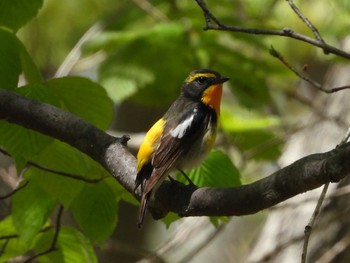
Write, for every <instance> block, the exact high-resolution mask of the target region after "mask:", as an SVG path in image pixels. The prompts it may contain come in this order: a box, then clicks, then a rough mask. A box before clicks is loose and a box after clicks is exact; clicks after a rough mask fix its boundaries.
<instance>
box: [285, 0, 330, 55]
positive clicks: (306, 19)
mask: <svg viewBox="0 0 350 263" xmlns="http://www.w3.org/2000/svg"><path fill="white" fill-rule="evenodd" d="M287 2H288V4H289V5H290V7H291V8H292V10H293V11H294V13H296V14H297V15H298V17H299V18H300V19H301V20H302V21H303V22H304V23H305V25H306V26H307V27H308V28H310V29H311V31H312V33H313V34H314V36H315V38H316V39H317V40H318V41H320V42H321V43H323V44H326V42H325V41H324V40H323V38H322V37H321V35H320V33H319V32H318V30H317V28H316V27H315V26H314V25H313V24H312V23H311V22H310V20H309V19H308V18H307V17H306V16H304V15H303V13H302V12H301V11H300V10H299V8H298V7H297V6H296V5H295V4H294V2H293V1H292V0H287ZM324 52H326V53H327V50H325V49H324Z"/></svg>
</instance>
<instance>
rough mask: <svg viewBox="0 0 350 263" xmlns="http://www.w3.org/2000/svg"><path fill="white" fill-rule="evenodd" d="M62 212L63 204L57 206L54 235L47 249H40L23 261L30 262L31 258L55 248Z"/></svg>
mask: <svg viewBox="0 0 350 263" xmlns="http://www.w3.org/2000/svg"><path fill="white" fill-rule="evenodd" d="M62 212H63V205H60V206H59V208H58V212H57V217H56V227H55V233H54V236H53V238H52V242H51V246H50V247H49V248H48V249H47V250H44V251H42V252H40V253H38V254H35V255H33V256H32V257H30V258H28V259H27V260H26V261H24V263H28V262H31V261H32V260H34V259H36V258H38V257H41V256H43V255H46V254H49V253H51V252H53V251H55V250H56V249H57V248H56V244H57V240H58V235H59V232H60V228H61V218H62Z"/></svg>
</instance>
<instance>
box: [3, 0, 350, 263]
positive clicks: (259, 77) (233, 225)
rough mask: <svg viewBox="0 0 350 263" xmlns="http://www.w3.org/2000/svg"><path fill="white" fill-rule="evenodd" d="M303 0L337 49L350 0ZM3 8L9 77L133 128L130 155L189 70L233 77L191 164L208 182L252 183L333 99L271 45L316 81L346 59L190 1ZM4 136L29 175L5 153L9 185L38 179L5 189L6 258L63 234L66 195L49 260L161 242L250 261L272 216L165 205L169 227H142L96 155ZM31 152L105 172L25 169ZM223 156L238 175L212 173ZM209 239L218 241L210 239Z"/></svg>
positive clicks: (263, 20) (16, 131) (272, 12)
mask: <svg viewBox="0 0 350 263" xmlns="http://www.w3.org/2000/svg"><path fill="white" fill-rule="evenodd" d="M207 4H208V6H209V8H210V9H211V10H212V12H213V13H215V14H216V16H217V17H220V19H221V21H223V22H225V23H226V24H234V25H239V26H245V27H248V26H249V27H259V28H277V29H280V28H283V27H290V28H293V30H295V31H298V32H300V33H303V34H306V35H311V33H310V32H309V30H308V28H306V27H305V25H304V24H303V23H302V22H301V21H300V20H299V19H298V18H297V17H296V15H295V14H294V13H293V12H292V11H291V10H290V8H289V6H288V5H287V3H286V2H285V1H275V0H266V1H257V0H250V1H220V2H216V1H208V2H207ZM296 4H297V5H298V6H299V8H300V9H301V10H303V12H304V13H305V14H306V16H307V17H308V18H309V19H310V20H311V21H313V23H314V24H315V25H317V27H318V29H319V31H320V32H321V34H322V36H323V37H324V38H325V39H326V40H327V42H329V43H333V44H334V45H336V46H337V45H338V42H339V40H341V39H342V38H343V37H345V36H346V34H347V29H348V26H349V20H348V19H347V14H348V12H349V8H350V6H349V4H348V3H347V1H332V2H329V1H296ZM0 7H2V8H0V25H1V28H0V39H1V41H0V42H1V43H0V88H5V89H11V90H14V91H16V92H18V93H20V94H22V95H25V96H28V97H31V98H34V99H37V100H39V101H43V102H47V103H50V104H53V105H56V106H57V107H60V108H62V109H65V110H68V111H70V112H72V113H74V114H76V115H78V116H81V117H82V118H84V119H85V120H87V121H89V122H90V123H92V124H94V125H95V126H97V127H99V128H101V129H104V130H107V129H109V132H111V133H114V134H125V133H127V134H131V137H132V140H131V142H130V147H131V149H132V150H134V151H135V152H136V150H137V147H138V144H139V142H140V140H139V138H140V137H142V134H143V132H144V131H146V130H147V129H148V128H149V127H150V125H151V124H152V123H153V122H154V121H155V120H156V119H158V118H159V117H160V116H161V115H162V113H163V112H164V110H165V109H166V108H167V107H168V106H169V104H170V103H171V102H172V101H173V100H174V99H175V98H176V97H177V96H178V93H179V88H180V86H181V83H182V82H183V80H184V78H185V76H186V75H187V74H188V72H189V71H191V70H192V69H196V68H202V67H208V68H213V69H215V70H217V71H219V72H221V73H222V74H223V75H227V76H229V77H230V78H231V80H230V83H229V84H228V85H226V87H225V91H224V96H223V103H222V116H221V130H220V136H219V138H218V141H217V148H218V149H219V151H218V150H217V151H215V152H214V153H213V154H212V155H211V157H210V158H211V159H209V160H208V161H207V162H206V163H205V165H203V166H202V167H201V168H199V169H197V170H196V171H193V172H192V173H191V176H193V179H194V180H195V181H196V183H197V184H199V185H237V184H239V183H240V178H241V180H242V182H243V183H248V182H251V181H253V180H256V179H258V178H261V177H262V176H265V175H268V174H269V173H270V172H272V171H274V170H276V169H277V167H278V165H277V162H276V160H277V158H278V157H279V156H280V154H281V152H282V151H283V145H284V142H285V141H286V140H287V139H288V138H289V137H290V136H291V135H292V134H293V132H295V131H297V130H298V129H300V126H301V124H300V120H301V119H302V118H303V116H304V115H305V114H307V113H309V112H310V111H314V110H315V108H314V105H313V104H312V101H313V98H314V97H315V96H316V95H317V96H325V95H322V94H321V95H320V94H319V93H318V92H317V91H315V90H314V89H313V88H311V87H308V86H307V85H306V84H302V85H301V84H300V83H299V82H300V80H299V79H297V78H296V77H295V76H294V75H293V74H292V73H291V72H290V71H288V70H287V69H285V68H284V67H283V66H282V65H281V64H280V63H279V62H278V61H277V60H276V59H275V58H273V57H272V56H270V55H269V48H270V46H271V45H273V46H274V47H275V48H276V49H277V50H278V51H279V52H280V53H281V54H282V55H283V56H284V57H285V58H286V59H287V60H288V61H289V62H290V63H291V64H292V65H295V66H296V67H297V68H298V69H302V68H303V66H304V65H305V64H308V65H309V66H308V70H307V73H308V74H309V75H310V76H312V77H314V78H315V79H317V80H318V81H319V82H322V81H323V80H324V78H325V75H324V73H325V72H326V70H327V68H328V67H330V65H332V64H334V63H341V62H340V61H338V59H337V58H335V57H334V56H325V55H324V54H323V53H322V52H321V50H318V49H316V48H315V47H312V46H310V45H308V44H305V43H300V42H297V41H295V40H290V39H286V38H278V37H261V36H254V35H244V34H233V33H228V32H219V31H217V32H214V31H203V30H202V27H203V25H204V19H203V15H202V11H201V10H200V8H199V7H198V6H197V5H196V3H195V2H194V1H184V0H179V1H174V0H173V1H152V2H147V1H137V0H135V1H125V0H122V1H110V0H103V1H93V0H88V1H86V0H85V1H82V0H76V1H68V0H63V1H53V0H47V1H40V0H30V1H28V0H27V1H25V0H15V1H6V0H0ZM77 43H78V45H77ZM74 47H75V48H74ZM69 53H71V54H70V56H68V54H69ZM22 72H23V74H21V73H22ZM17 87H21V88H17ZM140 133H141V135H140ZM0 135H1V136H0V145H1V146H2V148H3V149H5V150H6V151H7V152H8V153H9V154H10V155H11V156H12V157H13V160H14V161H15V165H16V168H17V171H18V173H19V174H20V177H19V175H18V176H17V174H16V173H15V172H14V171H13V170H11V168H9V167H10V166H9V164H8V163H6V164H4V165H3V166H4V167H5V168H6V169H4V170H2V171H1V174H2V177H1V178H2V181H4V185H6V186H4V187H1V191H2V192H4V193H5V192H6V191H8V190H10V189H11V186H12V187H13V186H15V184H16V183H17V182H19V179H22V181H21V182H20V184H23V183H24V182H26V181H29V184H28V185H27V186H26V187H24V188H23V189H22V190H20V191H19V192H18V193H16V194H15V195H13V197H12V198H11V200H8V199H7V200H0V207H1V212H0V218H1V219H2V221H1V222H0V237H4V236H8V235H16V237H15V238H11V239H10V241H9V242H8V243H6V239H0V246H1V247H3V248H5V249H3V251H2V250H1V253H0V262H5V261H7V260H8V259H11V258H14V257H16V256H20V255H22V254H25V253H28V251H31V252H30V253H39V252H40V251H43V250H44V249H45V248H47V246H48V244H49V242H50V240H51V239H52V237H53V233H54V230H53V229H52V228H47V227H48V226H51V225H55V218H56V215H57V209H58V208H57V207H58V206H59V205H63V207H64V214H63V218H62V221H63V224H62V225H63V226H62V227H61V230H60V235H59V239H58V247H59V250H58V251H55V252H52V253H49V254H46V255H44V256H42V257H39V259H38V260H39V261H40V262H63V261H65V262H96V261H97V260H98V259H99V260H100V262H112V261H113V260H114V259H116V258H118V259H119V260H120V262H130V261H134V260H136V259H140V258H142V257H144V256H146V255H148V254H149V253H151V252H152V251H157V253H158V254H159V255H161V257H162V258H163V260H165V261H168V262H188V261H191V262H205V261H203V260H204V258H206V260H207V262H212V261H213V260H215V261H216V262H219V260H221V261H222V262H225V260H226V261H227V260H230V259H231V260H232V258H234V259H236V261H239V260H240V261H242V262H243V261H244V258H245V255H246V254H247V253H248V251H249V244H250V242H251V241H252V240H254V236H255V235H256V234H257V233H258V231H259V225H260V224H262V222H263V219H264V217H265V214H266V213H267V212H266V213H265V212H264V213H260V214H258V215H255V216H249V217H244V218H238V219H237V218H233V219H224V218H220V219H217V218H212V220H211V221H212V222H214V224H215V225H216V227H214V226H213V225H211V224H210V223H209V220H207V219H203V218H201V219H199V220H198V219H195V220H191V219H181V220H178V221H176V222H175V223H173V224H171V225H170V227H169V224H170V222H172V221H173V220H175V219H176V216H174V215H169V216H168V217H167V218H166V219H165V220H164V222H166V224H164V222H153V221H152V220H147V225H146V226H145V228H144V229H143V230H141V231H137V230H136V226H135V222H136V213H137V202H136V201H135V200H134V199H133V198H132V197H131V195H130V194H128V193H127V192H126V191H125V190H123V189H122V188H121V186H119V185H118V184H117V183H116V182H115V180H114V179H113V178H110V177H108V175H107V174H106V172H105V171H104V170H103V169H102V168H101V167H100V166H99V165H97V164H96V163H94V162H93V161H92V160H90V159H89V158H88V157H86V156H85V155H83V154H81V153H79V152H77V151H76V150H75V149H72V148H71V147H69V146H67V145H65V144H63V143H61V142H59V141H56V140H53V139H52V138H48V137H46V136H43V135H40V134H37V133H35V132H32V131H28V130H25V129H23V128H20V127H18V126H16V125H10V124H8V123H6V122H4V121H2V122H1V123H0ZM28 161H32V162H35V163H38V164H40V165H42V166H44V167H48V168H50V169H54V170H57V171H62V172H66V173H69V174H77V175H80V176H83V177H84V178H87V179H96V178H101V177H107V178H106V179H104V180H102V181H100V182H99V183H87V182H83V181H78V180H73V179H71V178H67V177H63V176H58V175H55V174H53V173H49V172H47V171H43V170H40V169H37V168H33V167H31V168H30V169H28V170H23V168H24V167H25V165H26V164H27V163H28ZM232 163H233V164H234V165H232ZM215 165H217V166H219V167H221V168H222V169H223V170H225V171H226V172H227V173H228V174H231V175H233V176H231V177H230V176H224V173H218V174H219V175H221V176H218V178H214V179H213V178H211V177H210V176H208V175H210V174H212V171H213V170H217V166H215ZM21 171H22V173H21ZM238 171H239V172H238ZM199 173H202V176H199ZM10 177H11V178H12V179H11V180H12V181H11V180H10V179H9V178H10ZM203 178H204V179H203ZM5 183H6V184H5ZM2 192H1V193H2ZM222 221H228V223H227V224H223V223H222ZM168 227H169V228H168ZM43 229H46V230H45V231H43ZM188 229H192V232H190V231H189V230H188ZM223 230H225V231H223ZM186 231H187V232H186ZM186 233H187V240H190V241H191V242H184V244H187V245H188V246H187V247H185V245H182V246H178V247H177V248H176V246H175V245H173V246H170V245H169V247H168V248H167V247H166V246H165V245H164V244H169V242H170V241H169V240H175V241H174V242H176V241H177V242H178V243H177V244H179V242H180V241H179V239H178V238H180V237H181V235H185V234H186ZM198 233H202V235H195V234H198ZM224 233H226V234H224ZM227 233H231V235H228V234H227ZM233 233H234V236H235V237H233ZM214 237H215V238H216V239H215V240H218V241H217V242H212V243H210V242H209V241H212V240H214ZM180 243H181V242H180ZM189 244H190V245H189ZM204 244H208V245H207V246H205V245H204ZM218 244H221V245H220V246H218ZM174 247H175V248H174ZM218 250H219V252H220V253H218ZM215 251H216V252H215ZM221 252H222V253H221ZM213 253H214V254H220V256H219V255H216V256H215V255H213ZM22 259H23V258H22ZM157 260H161V258H158V259H157Z"/></svg>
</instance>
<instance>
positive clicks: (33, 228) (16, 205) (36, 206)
mask: <svg viewBox="0 0 350 263" xmlns="http://www.w3.org/2000/svg"><path fill="white" fill-rule="evenodd" d="M55 204H56V201H55V200H54V199H53V198H52V197H50V196H49V195H48V194H47V193H46V192H44V191H43V190H42V189H41V188H40V187H39V186H38V185H37V184H36V183H35V181H30V182H29V184H28V185H27V186H26V187H24V188H23V189H21V190H20V191H18V192H17V193H16V194H15V195H14V196H13V199H12V216H13V225H14V226H15V228H16V230H17V231H18V233H19V234H20V236H21V237H22V238H23V239H24V240H26V241H29V240H30V239H31V238H33V237H34V236H35V235H36V234H37V233H38V232H39V231H40V230H41V229H42V227H43V226H44V224H45V223H46V221H47V220H48V217H49V215H50V214H51V212H52V210H53V208H54V207H55Z"/></svg>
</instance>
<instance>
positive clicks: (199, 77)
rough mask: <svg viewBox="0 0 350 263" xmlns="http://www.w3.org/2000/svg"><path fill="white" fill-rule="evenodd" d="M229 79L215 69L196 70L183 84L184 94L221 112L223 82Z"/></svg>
mask: <svg viewBox="0 0 350 263" xmlns="http://www.w3.org/2000/svg"><path fill="white" fill-rule="evenodd" d="M228 80H229V78H228V77H223V76H221V75H220V74H219V73H218V72H216V71H214V70H210V69H199V70H194V71H192V72H191V73H190V75H189V76H188V77H187V78H186V80H185V82H184V84H183V86H182V95H183V96H185V97H187V98H189V99H191V100H195V101H201V102H202V103H203V104H205V105H206V106H209V107H211V108H213V109H214V110H215V111H216V112H217V113H219V112H220V101H221V95H222V84H223V83H224V82H226V81H228Z"/></svg>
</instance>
